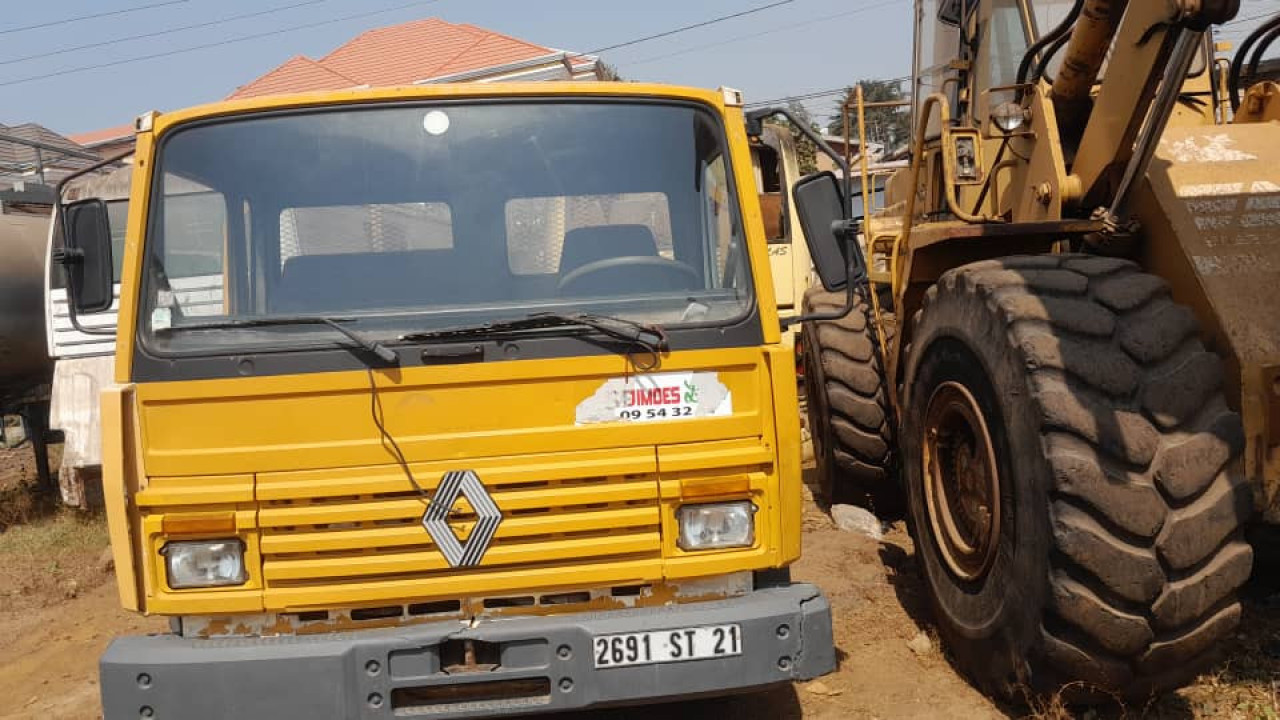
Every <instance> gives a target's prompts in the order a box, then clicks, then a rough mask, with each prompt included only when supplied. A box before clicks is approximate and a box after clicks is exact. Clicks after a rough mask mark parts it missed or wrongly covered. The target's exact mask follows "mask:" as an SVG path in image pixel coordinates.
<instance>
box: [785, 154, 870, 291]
mask: <svg viewBox="0 0 1280 720" xmlns="http://www.w3.org/2000/svg"><path fill="white" fill-rule="evenodd" d="M791 193H792V195H793V196H794V197H795V203H796V214H797V215H799V216H800V226H801V229H802V230H804V239H805V242H806V243H807V244H808V246H809V257H811V258H812V259H813V267H814V269H815V270H817V271H818V278H819V279H820V280H822V286H823V287H824V288H826V289H827V290H829V291H832V292H834V291H836V290H840V289H843V288H844V287H846V286H847V285H848V284H849V281H850V279H851V277H850V276H851V275H852V276H853V277H852V279H854V280H857V279H859V278H861V277H862V275H863V273H864V272H865V268H864V267H863V260H862V253H861V252H858V248H856V247H850V243H856V242H857V236H856V233H854V232H853V230H852V228H851V227H850V222H849V218H848V214H847V212H846V210H845V203H844V198H843V195H842V193H841V192H840V182H839V180H837V179H836V176H835V173H832V172H830V171H828V172H821V173H817V174H814V175H809V176H807V177H803V178H801V179H800V180H799V181H798V182H796V184H795V185H794V186H793V187H792V190H791Z"/></svg>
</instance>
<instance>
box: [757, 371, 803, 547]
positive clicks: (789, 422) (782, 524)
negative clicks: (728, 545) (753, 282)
mask: <svg viewBox="0 0 1280 720" xmlns="http://www.w3.org/2000/svg"><path fill="white" fill-rule="evenodd" d="M765 358H766V361H767V363H768V367H769V372H770V377H771V379H772V380H773V402H774V409H773V419H774V422H775V432H776V440H775V442H776V443H777V445H776V447H777V454H778V464H777V467H776V469H775V472H776V473H777V478H778V484H777V489H776V499H777V502H778V516H777V529H778V538H779V542H778V545H777V550H778V554H779V558H778V561H779V562H780V563H781V564H789V563H792V562H794V561H795V560H797V559H798V558H799V557H800V536H801V515H802V513H803V502H804V501H803V485H804V482H803V478H802V472H803V471H802V470H801V469H800V455H801V452H800V401H799V400H798V398H797V393H796V381H795V378H796V374H795V373H796V368H795V355H794V354H792V353H791V352H788V351H787V350H786V349H785V348H770V349H769V350H768V352H767V354H766V356H765Z"/></svg>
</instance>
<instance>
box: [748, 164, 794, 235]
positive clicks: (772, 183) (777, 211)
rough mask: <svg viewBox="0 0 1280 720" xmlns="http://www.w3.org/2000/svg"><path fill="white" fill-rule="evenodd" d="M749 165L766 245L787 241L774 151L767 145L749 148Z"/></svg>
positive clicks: (778, 172) (784, 204) (778, 171)
mask: <svg viewBox="0 0 1280 720" xmlns="http://www.w3.org/2000/svg"><path fill="white" fill-rule="evenodd" d="M751 160H752V165H753V166H754V167H753V168H752V169H753V170H754V171H755V176H756V192H757V193H758V194H759V197H760V215H761V217H762V218H764V234H765V238H766V239H767V240H768V241H769V244H770V245H789V244H790V243H791V236H790V234H789V233H788V232H787V213H786V198H785V194H784V192H783V189H782V186H783V181H784V178H783V177H782V163H780V162H778V153H777V151H776V150H774V149H773V148H772V147H770V146H768V145H763V144H760V145H755V146H753V147H752V148H751Z"/></svg>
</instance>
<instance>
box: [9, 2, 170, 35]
mask: <svg viewBox="0 0 1280 720" xmlns="http://www.w3.org/2000/svg"><path fill="white" fill-rule="evenodd" d="M185 2H187V0H164V2H157V3H151V4H150V5H138V6H136V7H130V8H121V9H120V10H107V11H106V12H98V13H93V14H90V15H78V16H76V17H69V18H65V19H63V20H50V21H48V22H42V23H36V24H35V25H24V26H23V27H16V28H6V29H4V30H0V35H8V34H10V33H17V32H26V31H27V30H38V29H40V28H47V27H53V26H54V25H67V24H69V23H75V22H81V21H83V20H93V19H95V18H104V17H111V16H113V15H124V14H126V13H133V12H138V11H140V10H150V9H152V8H158V7H164V6H166V5H180V4H182V3H185Z"/></svg>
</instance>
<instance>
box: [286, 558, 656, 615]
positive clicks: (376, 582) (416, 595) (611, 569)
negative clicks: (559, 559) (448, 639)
mask: <svg viewBox="0 0 1280 720" xmlns="http://www.w3.org/2000/svg"><path fill="white" fill-rule="evenodd" d="M661 576H662V560H661V559H660V558H652V559H644V560H617V559H611V560H608V561H605V562H596V563H593V562H584V563H570V564H564V565H549V566H544V567H533V568H522V569H519V570H515V571H512V572H505V573H495V572H493V571H492V570H485V569H481V570H467V571H454V572H452V573H449V574H447V575H438V576H433V577H429V578H413V579H401V578H394V579H389V580H383V579H376V578H370V579H365V578H362V579H360V580H357V581H351V582H345V583H333V584H332V585H326V586H325V590H324V592H317V591H316V590H315V589H314V588H311V587H272V588H268V589H267V591H266V593H265V599H266V609H268V610H272V611H276V612H297V611H301V610H307V609H312V608H330V607H335V606H342V605H360V604H368V603H382V602H388V603H389V602H396V601H408V600H430V599H432V598H440V597H467V596H470V597H474V596H483V595H494V594H498V593H507V594H510V595H523V594H526V593H534V592H539V591H542V590H551V589H556V588H558V587H564V586H572V587H610V586H614V585H638V584H643V583H646V582H649V581H650V580H652V579H656V578H659V577H661ZM513 587H515V588H519V590H518V591H516V592H513V591H512V588H513Z"/></svg>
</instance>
